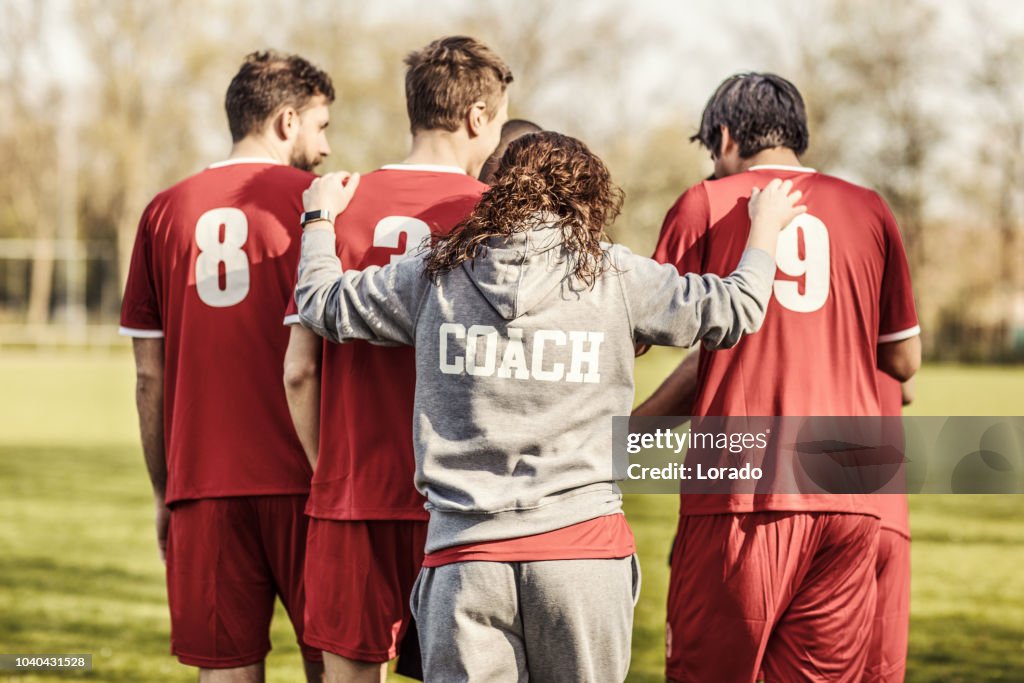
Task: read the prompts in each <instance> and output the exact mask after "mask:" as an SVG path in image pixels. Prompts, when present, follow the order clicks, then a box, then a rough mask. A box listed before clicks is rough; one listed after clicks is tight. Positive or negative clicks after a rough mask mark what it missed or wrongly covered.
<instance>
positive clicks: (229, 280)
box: [196, 207, 249, 308]
mask: <svg viewBox="0 0 1024 683" xmlns="http://www.w3.org/2000/svg"><path fill="white" fill-rule="evenodd" d="M222 227H223V229H224V238H223V239H221V228H222ZM248 237H249V220H248V219H247V218H246V217H245V214H244V213H242V211H241V210H240V209H236V208H233V207H223V208H220V209H211V210H209V211H207V212H206V213H204V214H203V215H202V216H200V217H199V220H198V221H197V222H196V246H197V247H199V256H198V257H197V258H196V293H197V294H198V295H199V298H200V300H202V302H203V303H204V304H206V305H207V306H212V307H214V308H226V307H227V306H234V305H235V304H237V303H240V302H241V301H242V300H243V299H244V298H245V297H246V295H247V294H248V293H249V257H248V255H247V254H246V253H245V252H244V251H242V245H243V244H245V241H246V239H248ZM221 264H224V287H223V288H221Z"/></svg>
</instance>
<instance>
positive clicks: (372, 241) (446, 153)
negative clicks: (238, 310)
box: [285, 36, 512, 683]
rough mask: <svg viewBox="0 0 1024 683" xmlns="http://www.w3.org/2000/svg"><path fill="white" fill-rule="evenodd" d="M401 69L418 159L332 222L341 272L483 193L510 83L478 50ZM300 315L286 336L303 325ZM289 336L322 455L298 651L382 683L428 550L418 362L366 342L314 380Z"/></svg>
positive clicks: (336, 353)
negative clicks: (417, 449)
mask: <svg viewBox="0 0 1024 683" xmlns="http://www.w3.org/2000/svg"><path fill="white" fill-rule="evenodd" d="M406 64H407V66H408V70H407V72H406V78H405V91H406V104H407V109H408V113H409V123H410V128H411V130H412V135H413V139H412V150H411V151H410V152H409V155H408V156H407V157H406V158H405V159H404V160H403V161H402V162H401V163H398V164H389V165H387V166H384V167H383V168H381V169H379V170H377V171H374V172H373V173H369V174H367V175H366V176H365V177H364V178H363V182H362V190H361V191H360V193H359V197H358V198H357V199H356V200H355V201H354V202H353V203H352V206H351V207H350V208H349V210H348V211H347V212H346V213H345V215H344V216H343V217H342V218H341V219H340V221H339V230H338V244H337V249H338V255H339V257H340V258H341V259H342V262H343V263H345V265H346V267H347V268H359V269H362V268H367V267H369V266H373V265H384V264H387V263H394V262H397V261H400V260H401V259H403V258H405V256H407V255H408V254H410V253H413V252H415V251H416V250H417V249H418V248H419V247H420V245H421V244H422V243H423V242H424V240H430V239H431V236H432V235H440V234H444V233H446V232H447V231H449V230H450V229H451V228H452V227H453V226H454V225H455V224H456V223H458V222H459V221H460V220H462V219H463V218H465V217H466V216H467V215H468V214H469V212H470V210H471V209H472V208H473V206H474V205H475V204H476V202H477V200H479V198H480V195H481V194H482V193H483V192H484V190H486V189H487V186H486V185H484V184H483V183H481V182H480V181H478V180H477V179H476V176H477V174H479V172H480V168H481V167H482V166H483V164H484V162H485V161H486V160H487V157H489V156H490V155H491V153H492V152H493V151H494V148H495V147H496V146H497V144H498V140H499V136H500V133H501V127H502V125H503V124H504V123H505V121H506V120H507V119H508V113H507V112H508V94H507V92H506V90H507V88H508V85H509V83H511V82H512V73H511V71H510V70H509V68H508V66H507V65H506V64H505V62H504V61H503V60H502V59H501V58H500V57H499V56H498V55H497V54H495V53H494V52H493V51H492V50H491V49H490V48H488V47H487V46H486V45H484V44H483V43H481V42H479V41H477V40H475V39H473V38H468V37H463V36H453V37H446V38H442V39H440V40H436V41H434V42H432V43H430V44H429V45H427V46H426V47H424V48H423V49H421V50H419V51H416V52H413V53H412V54H410V55H409V56H408V57H407V58H406ZM298 215H299V214H298V213H296V214H295V217H296V219H297V217H298ZM294 310H295V309H294V303H293V305H292V309H291V311H292V312H291V313H289V317H287V318H286V319H285V322H286V323H297V322H298V318H297V316H295V315H294V314H293V312H294ZM291 335H292V337H291V342H290V345H289V350H288V358H287V360H286V367H285V373H286V377H287V378H288V381H289V383H290V385H291V389H290V393H289V400H290V404H291V407H292V414H293V417H294V419H295V424H296V427H297V428H298V430H299V435H300V436H301V437H302V438H303V441H304V443H306V444H317V443H319V445H318V451H319V453H318V459H317V465H316V470H315V473H314V475H313V485H312V492H311V494H310V499H309V506H308V508H307V512H308V513H309V515H310V516H311V517H312V518H313V519H312V520H311V522H310V528H309V541H308V547H307V563H306V591H307V595H308V600H307V612H306V614H307V617H306V638H307V641H308V642H309V643H311V644H314V645H315V646H316V647H318V648H320V649H322V650H324V658H325V667H326V673H327V678H328V680H329V681H345V682H346V683H348V682H350V681H364V680H365V681H371V680H372V681H376V680H379V678H380V677H381V676H383V675H384V673H383V672H384V668H385V665H386V662H387V661H388V660H390V659H392V658H393V657H395V655H396V654H397V647H398V643H399V642H400V641H401V639H402V635H403V633H404V631H405V629H406V625H407V623H408V621H409V618H410V616H411V615H410V610H409V595H410V592H411V590H412V585H413V582H414V581H415V580H416V575H417V573H418V572H419V569H420V564H421V563H422V560H423V546H424V539H425V538H426V520H427V512H426V510H424V508H423V503H424V500H423V497H422V496H421V495H420V494H419V493H418V492H417V491H416V488H415V486H414V485H413V470H414V458H413V450H412V445H413V387H414V383H415V376H416V371H415V363H414V357H413V354H412V351H411V350H409V349H394V348H381V347H380V346H372V345H370V344H368V343H366V342H356V343H352V344H345V345H344V346H338V345H334V344H330V345H327V346H326V347H324V348H323V352H322V353H323V355H322V371H321V372H322V375H320V374H317V373H316V367H317V363H318V358H317V356H318V354H320V352H321V346H322V340H320V338H319V337H316V336H314V335H312V334H311V333H310V332H309V331H308V330H305V329H303V328H301V327H298V326H295V327H293V328H292V332H291ZM296 368H297V369H296ZM321 376H322V381H323V391H322V392H321V391H320V386H319V384H320V380H321ZM317 405H320V408H319V417H318V415H317V411H316V409H315V406H317ZM318 423H319V434H317V431H318V427H317V424H318Z"/></svg>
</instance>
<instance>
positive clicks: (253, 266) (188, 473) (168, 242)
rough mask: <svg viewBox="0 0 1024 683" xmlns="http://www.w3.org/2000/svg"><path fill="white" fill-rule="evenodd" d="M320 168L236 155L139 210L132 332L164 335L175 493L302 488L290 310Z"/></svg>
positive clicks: (126, 316) (170, 486)
mask: <svg viewBox="0 0 1024 683" xmlns="http://www.w3.org/2000/svg"><path fill="white" fill-rule="evenodd" d="M313 178H315V176H314V175H312V174H311V173H307V172H305V171H300V170H298V169H295V168H291V167H289V166H283V165H280V164H277V163H275V162H273V161H271V160H264V159H234V160H229V161H226V162H222V163H219V164H214V165H213V166H210V167H209V168H208V169H206V170H204V171H202V172H201V173H198V174H196V175H194V176H192V177H190V178H187V179H186V180H184V181H182V182H180V183H178V184H177V185H175V186H174V187H172V188H170V189H168V190H166V191H164V192H161V193H160V194H159V195H157V196H156V198H155V199H153V201H152V202H150V204H149V206H148V207H146V210H145V212H144V213H143V215H142V219H141V221H140V222H139V229H138V233H137V235H136V238H135V248H134V251H133V252H132V260H131V267H130V269H129V272H128V282H127V285H126V287H125V293H124V301H123V303H122V308H121V333H122V334H125V335H127V336H132V337H163V338H164V448H165V453H166V458H167V502H168V503H173V502H175V501H178V500H187V499H195V498H214V497H222V496H246V495H271V494H273V495H281V494H302V493H307V492H308V491H309V480H310V477H311V475H312V471H311V469H310V466H309V462H308V460H307V459H306V456H305V454H304V453H303V450H302V445H301V444H300V443H299V439H298V436H296V434H295V428H294V427H293V426H292V420H291V415H290V414H289V412H288V403H287V400H286V398H285V393H284V384H283V382H282V379H281V372H282V370H281V368H282V366H283V363H284V353H285V349H286V348H287V345H288V332H287V330H285V329H282V327H281V317H280V316H281V311H282V310H284V308H285V306H286V304H287V301H288V300H289V299H290V298H291V292H292V286H293V283H294V281H295V272H296V269H297V267H298V260H299V238H300V235H301V228H300V227H299V215H300V213H301V212H302V191H303V190H304V189H305V188H307V187H308V186H309V184H310V182H312V180H313Z"/></svg>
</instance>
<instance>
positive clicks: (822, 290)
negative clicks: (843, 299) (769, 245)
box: [775, 213, 831, 313]
mask: <svg viewBox="0 0 1024 683" xmlns="http://www.w3.org/2000/svg"><path fill="white" fill-rule="evenodd" d="M801 235H802V236H803V242H804V244H803V247H804V248H803V256H802V257H801V253H800V237H801ZM830 261H831V256H830V254H829V238H828V228H826V227H825V224H824V223H822V222H821V219H820V218H818V217H817V216H812V215H811V214H809V213H805V214H802V215H800V216H797V217H796V218H794V219H793V220H792V221H791V222H790V224H789V225H787V226H786V227H785V228H783V230H782V232H780V233H779V241H778V246H777V247H776V251H775V263H776V265H777V266H778V267H779V270H781V271H782V272H783V273H785V274H786V275H790V276H792V277H803V283H802V284H803V292H802V293H801V292H800V285H801V283H800V282H799V281H794V280H776V281H775V298H776V299H777V300H778V302H779V303H780V304H781V305H782V306H783V307H785V308H788V309H789V310H791V311H796V312H797V313H811V312H812V311H816V310H818V309H819V308H821V307H822V306H824V305H825V302H826V301H827V300H828V292H829V287H830V283H831V275H830V273H831V263H830Z"/></svg>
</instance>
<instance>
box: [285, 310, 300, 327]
mask: <svg viewBox="0 0 1024 683" xmlns="http://www.w3.org/2000/svg"><path fill="white" fill-rule="evenodd" d="M283 324H284V325H301V324H302V321H300V320H299V314H298V313H292V314H291V315H286V316H285V317H284V323H283Z"/></svg>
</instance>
